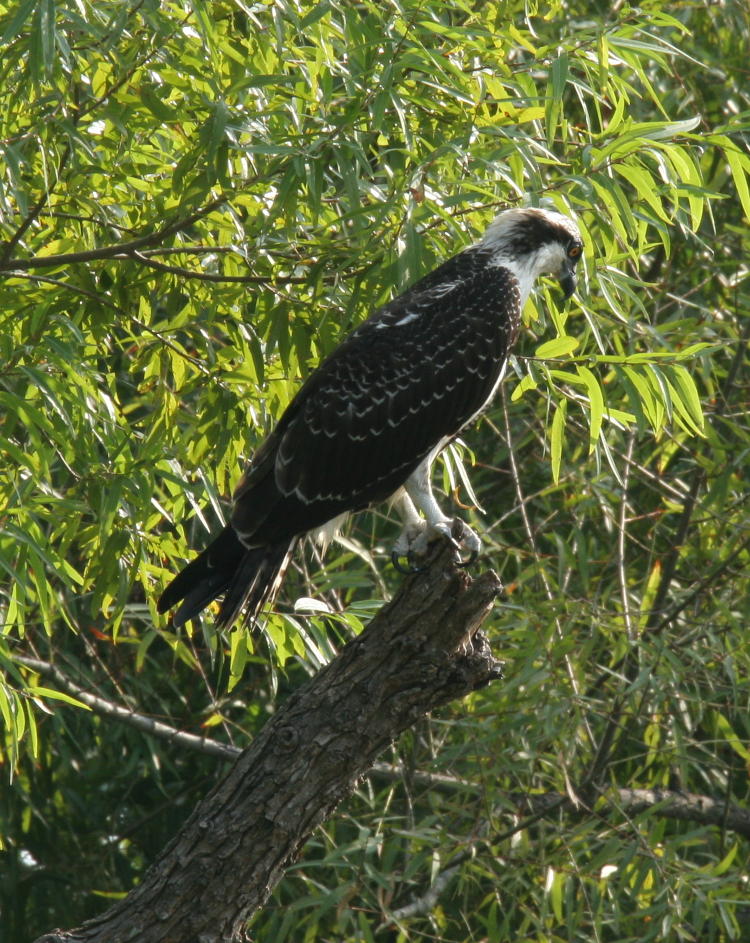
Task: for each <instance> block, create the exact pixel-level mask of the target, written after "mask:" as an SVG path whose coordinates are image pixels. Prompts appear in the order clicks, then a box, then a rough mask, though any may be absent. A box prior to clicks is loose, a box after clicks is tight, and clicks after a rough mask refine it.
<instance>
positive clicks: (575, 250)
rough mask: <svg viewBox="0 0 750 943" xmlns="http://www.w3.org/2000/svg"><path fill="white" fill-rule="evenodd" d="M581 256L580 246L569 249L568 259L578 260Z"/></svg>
mask: <svg viewBox="0 0 750 943" xmlns="http://www.w3.org/2000/svg"><path fill="white" fill-rule="evenodd" d="M580 254H581V247H580V246H571V247H570V248H569V249H568V258H569V259H577V258H578V256H579V255H580Z"/></svg>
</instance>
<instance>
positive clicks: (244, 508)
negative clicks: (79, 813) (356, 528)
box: [232, 248, 520, 543]
mask: <svg viewBox="0 0 750 943" xmlns="http://www.w3.org/2000/svg"><path fill="white" fill-rule="evenodd" d="M489 259H490V256H489V253H488V252H486V251H485V250H482V249H480V248H474V249H469V250H467V251H466V252H463V253H461V254H460V255H458V256H455V257H454V258H453V259H450V260H449V261H448V262H446V263H444V265H442V266H440V268H438V269H436V270H435V271H434V272H432V273H431V274H430V275H428V276H427V277H426V278H425V279H423V280H422V281H421V282H418V283H417V284H416V285H415V286H414V287H413V288H411V289H410V290H409V291H407V292H405V293H404V294H403V295H401V296H400V297H399V298H397V299H395V301H393V302H391V304H389V305H386V306H385V307H384V308H381V309H380V310H379V311H377V312H375V314H373V315H372V317H371V318H369V319H368V320H367V321H366V322H364V323H363V324H362V325H361V326H360V327H359V328H358V329H357V330H356V331H354V332H353V333H352V334H351V335H350V336H349V337H348V338H347V339H346V340H345V341H344V342H343V343H342V344H341V346H340V347H339V348H338V349H337V350H336V351H334V353H333V354H332V355H331V356H330V357H329V358H328V359H327V360H325V361H324V362H323V363H322V364H321V366H320V367H319V368H318V369H317V370H316V371H315V373H313V374H312V376H311V377H310V378H309V380H308V381H307V383H305V385H304V386H303V387H302V389H301V390H300V391H299V393H298V394H297V396H296V397H295V399H294V400H293V401H292V403H291V404H290V406H289V408H288V409H287V411H286V413H285V414H284V416H282V418H281V420H280V421H279V424H278V426H277V427H276V429H275V430H274V432H273V433H272V435H271V436H270V437H269V438H268V439H267V440H266V442H264V444H263V445H262V446H261V448H260V449H259V451H258V454H257V456H256V460H255V461H254V463H253V464H252V466H251V467H250V468H249V469H248V471H247V473H246V474H245V476H244V478H243V480H242V482H241V483H240V485H239V486H238V489H237V491H236V493H235V509H234V514H233V517H232V524H233V526H234V527H235V528H236V529H237V531H238V532H239V533H240V534H241V536H242V539H243V541H244V542H246V543H256V542H258V543H260V542H262V543H267V542H276V541H279V540H281V539H285V538H291V537H293V536H294V535H296V534H299V533H302V532H304V531H307V530H310V529H313V528H315V527H319V526H320V525H321V524H323V523H325V522H326V521H328V520H330V519H331V518H333V517H335V516H337V515H338V514H341V513H343V512H345V511H349V510H356V509H359V508H362V507H365V506H366V505H368V504H370V503H372V502H376V501H380V500H383V499H384V498H387V497H388V496H389V495H391V494H393V492H394V491H395V490H397V489H398V488H399V487H400V486H401V485H402V484H403V483H404V481H405V480H406V478H407V477H408V476H409V474H410V473H411V472H412V471H413V470H414V469H415V468H416V467H417V465H419V463H420V462H421V461H422V460H423V459H424V458H425V456H427V455H428V454H429V453H430V452H431V451H432V450H433V449H434V448H435V447H436V446H437V445H438V444H439V443H441V442H444V441H446V440H447V439H449V438H451V437H452V436H454V435H456V433H458V432H459V431H460V429H461V428H462V427H463V426H464V425H465V424H466V423H467V422H468V421H469V420H470V419H471V418H472V417H473V416H475V415H476V414H477V413H478V412H479V411H480V410H481V409H482V407H483V406H484V405H485V403H486V402H487V400H488V398H489V397H490V396H491V394H492V393H493V391H494V389H495V388H496V386H497V382H498V379H499V377H500V376H501V375H502V371H503V369H504V365H505V361H506V359H507V354H508V350H509V348H510V345H511V344H512V342H513V340H514V339H515V335H516V332H517V330H518V323H519V319H520V311H519V300H520V295H519V291H518V285H517V281H516V279H515V277H514V276H513V275H512V274H511V273H510V272H509V271H508V270H507V269H505V268H503V267H502V266H493V265H491V264H489Z"/></svg>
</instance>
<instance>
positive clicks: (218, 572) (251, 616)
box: [157, 526, 295, 628]
mask: <svg viewBox="0 0 750 943" xmlns="http://www.w3.org/2000/svg"><path fill="white" fill-rule="evenodd" d="M294 543H295V541H291V542H289V541H284V542H282V543H278V544H270V545H267V546H263V547H253V548H251V549H248V548H247V547H245V546H244V545H243V544H242V543H241V542H240V540H239V538H238V537H237V534H236V533H235V531H234V530H233V529H232V528H231V527H228V526H227V527H225V528H224V530H223V531H222V532H221V533H220V534H219V536H218V537H217V538H216V539H215V540H214V541H213V542H212V543H211V544H209V546H208V547H206V549H205V550H204V551H203V552H202V553H201V554H199V555H198V556H197V557H196V558H195V560H193V561H192V562H191V563H189V564H188V565H187V566H186V567H185V569H184V570H182V571H181V572H180V573H178V574H177V576H176V577H175V578H174V579H173V580H172V582H171V583H170V584H169V586H167V588H166V589H165V590H164V592H163V593H162V595H161V597H160V598H159V601H158V602H157V609H158V611H159V612H167V610H169V609H172V608H173V607H174V606H177V604H178V603H179V604H180V605H179V608H178V609H177V611H176V612H175V614H174V616H173V617H172V623H173V624H174V625H175V626H177V627H179V626H181V625H184V623H185V622H188V621H189V620H190V619H194V618H195V617H196V616H198V615H199V614H200V612H201V611H202V610H203V609H205V608H206V606H207V605H208V604H209V603H211V602H212V601H213V600H214V599H216V598H217V597H218V596H221V595H222V593H224V594H225V596H224V601H223V602H222V605H221V609H220V611H219V617H218V624H219V626H220V627H222V628H226V627H227V626H229V625H231V624H232V622H234V620H235V619H236V618H237V617H238V616H239V614H240V612H241V611H242V610H243V609H244V610H245V616H246V618H247V619H248V620H253V621H254V620H255V619H257V617H258V614H259V613H260V610H261V609H262V608H263V606H264V605H265V604H266V603H267V602H269V601H270V600H271V599H272V598H273V597H274V596H275V595H276V593H277V592H278V589H279V586H280V584H281V579H282V578H283V575H284V571H285V570H286V566H287V564H288V562H289V556H290V554H291V551H292V549H293V546H294Z"/></svg>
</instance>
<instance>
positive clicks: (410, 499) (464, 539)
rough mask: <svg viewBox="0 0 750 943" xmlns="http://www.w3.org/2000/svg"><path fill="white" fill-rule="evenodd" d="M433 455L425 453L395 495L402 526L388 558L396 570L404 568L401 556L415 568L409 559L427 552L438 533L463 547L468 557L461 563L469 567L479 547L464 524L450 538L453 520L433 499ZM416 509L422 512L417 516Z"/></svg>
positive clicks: (477, 541) (410, 567) (476, 539)
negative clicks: (402, 488)
mask: <svg viewBox="0 0 750 943" xmlns="http://www.w3.org/2000/svg"><path fill="white" fill-rule="evenodd" d="M432 458H433V456H432V455H430V456H428V457H427V458H426V459H425V460H424V461H423V462H422V463H421V464H420V465H419V466H418V467H417V468H416V469H415V470H414V471H413V472H412V474H411V475H410V476H409V477H408V478H407V480H406V483H405V485H404V490H403V491H402V492H401V494H400V495H399V496H398V501H399V504H400V509H401V515H402V517H403V520H404V529H403V530H402V531H401V534H400V535H399V538H398V540H397V541H396V543H395V545H394V547H393V553H392V554H391V559H392V560H393V564H394V566H395V567H396V569H398V570H402V571H403V570H404V568H403V567H402V566H401V564H400V562H399V561H400V560H401V559H402V558H404V557H405V558H406V559H407V560H408V561H409V569H408V570H406V572H413V571H414V569H415V567H414V566H413V565H412V563H411V560H412V558H413V556H415V555H417V556H421V555H423V554H424V553H426V551H427V545H428V544H429V543H430V541H431V540H434V539H435V537H437V536H438V535H442V536H444V537H447V538H448V539H449V540H451V541H453V543H455V545H456V548H457V549H458V548H459V547H460V546H464V547H466V549H467V550H468V551H469V559H468V560H467V561H466V562H465V563H464V564H462V565H464V566H468V565H469V564H471V563H473V562H474V560H476V558H477V556H478V555H479V551H480V550H481V549H482V542H481V540H480V539H479V537H478V536H477V535H476V534H475V533H474V531H473V530H471V528H469V527H468V526H467V525H466V524H464V525H463V532H462V534H461V538H460V542H459V541H456V540H454V538H453V521H452V520H451V518H449V517H446V515H445V514H443V512H442V511H441V510H440V505H439V504H438V503H437V501H436V500H435V496H434V495H433V493H432V486H431V484H430V467H431V465H432ZM419 511H421V512H422V514H424V517H423V518H422V517H420V515H419Z"/></svg>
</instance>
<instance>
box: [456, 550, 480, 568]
mask: <svg viewBox="0 0 750 943" xmlns="http://www.w3.org/2000/svg"><path fill="white" fill-rule="evenodd" d="M478 559H479V551H478V550H472V551H471V552H470V553H469V556H468V557H467V558H466V560H462V559H461V558H460V557H459V559H458V560H457V561H456V566H460V567H461V568H462V569H466V568H467V567H470V566H474V564H475V563H476V562H477V560H478Z"/></svg>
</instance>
